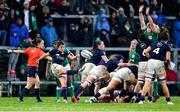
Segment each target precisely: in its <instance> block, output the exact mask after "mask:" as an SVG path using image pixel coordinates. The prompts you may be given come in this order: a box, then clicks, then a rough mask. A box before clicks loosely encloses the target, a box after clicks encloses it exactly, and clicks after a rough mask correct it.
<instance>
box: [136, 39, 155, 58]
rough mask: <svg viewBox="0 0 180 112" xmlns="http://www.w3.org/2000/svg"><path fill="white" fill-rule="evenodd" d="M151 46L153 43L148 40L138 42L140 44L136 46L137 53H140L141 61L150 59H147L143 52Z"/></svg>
mask: <svg viewBox="0 0 180 112" xmlns="http://www.w3.org/2000/svg"><path fill="white" fill-rule="evenodd" d="M151 44H152V42H151V41H150V40H148V39H146V40H144V41H140V42H138V44H137V46H136V52H137V53H138V55H139V57H140V61H147V60H148V58H147V57H146V55H145V54H144V52H143V51H144V49H146V48H147V47H149V46H150V45H151Z"/></svg>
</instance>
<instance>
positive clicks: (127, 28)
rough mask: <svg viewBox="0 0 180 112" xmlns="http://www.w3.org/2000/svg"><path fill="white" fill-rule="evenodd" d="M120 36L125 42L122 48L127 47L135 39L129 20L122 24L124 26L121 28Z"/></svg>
mask: <svg viewBox="0 0 180 112" xmlns="http://www.w3.org/2000/svg"><path fill="white" fill-rule="evenodd" d="M120 34H121V35H123V36H124V40H125V43H124V46H125V47H128V46H129V45H130V41H131V40H132V39H135V29H133V26H132V25H131V24H130V20H129V19H127V20H126V21H125V22H124V25H123V27H122V30H121V32H120Z"/></svg>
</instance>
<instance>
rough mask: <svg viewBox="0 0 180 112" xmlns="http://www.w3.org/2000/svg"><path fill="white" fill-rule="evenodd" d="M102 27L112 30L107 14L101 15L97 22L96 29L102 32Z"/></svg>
mask: <svg viewBox="0 0 180 112" xmlns="http://www.w3.org/2000/svg"><path fill="white" fill-rule="evenodd" d="M102 29H105V30H106V31H108V32H109V31H110V25H109V22H108V20H107V18H106V15H104V14H103V15H100V17H99V20H97V22H96V31H97V32H100V31H101V30H102Z"/></svg>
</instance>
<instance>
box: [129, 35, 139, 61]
mask: <svg viewBox="0 0 180 112" xmlns="http://www.w3.org/2000/svg"><path fill="white" fill-rule="evenodd" d="M137 43H138V42H137V40H136V39H133V40H132V41H131V45H130V50H129V59H128V60H129V62H130V63H133V64H138V63H139V56H138V53H137V52H136V45H137Z"/></svg>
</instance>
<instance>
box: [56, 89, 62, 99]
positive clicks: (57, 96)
mask: <svg viewBox="0 0 180 112" xmlns="http://www.w3.org/2000/svg"><path fill="white" fill-rule="evenodd" d="M61 91H62V90H61V88H60V87H58V86H57V87H56V100H59V99H60V96H61Z"/></svg>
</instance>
